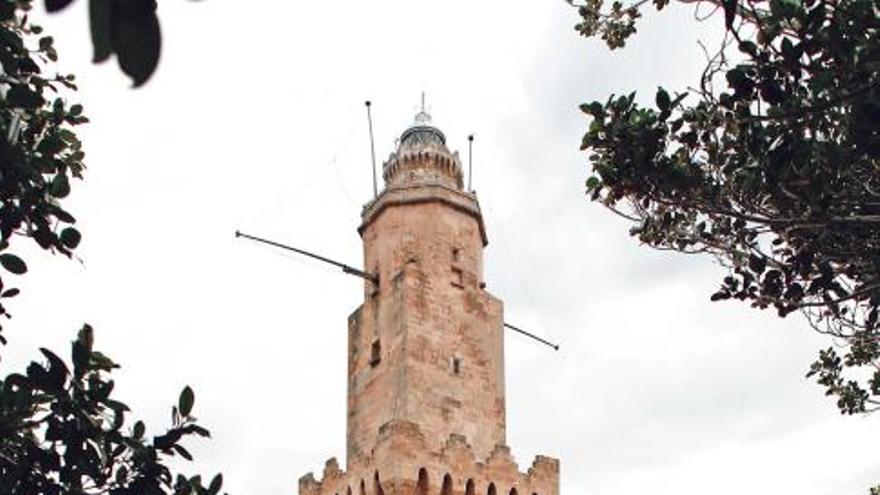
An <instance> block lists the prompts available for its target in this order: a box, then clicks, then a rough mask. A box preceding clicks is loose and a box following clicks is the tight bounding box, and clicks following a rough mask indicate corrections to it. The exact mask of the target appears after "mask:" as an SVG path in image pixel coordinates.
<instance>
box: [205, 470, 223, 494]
mask: <svg viewBox="0 0 880 495" xmlns="http://www.w3.org/2000/svg"><path fill="white" fill-rule="evenodd" d="M222 486H223V474H222V473H217V476H214V479H212V480H211V485H210V486H209V487H208V493H209V495H217V493H218V492H220V488H221V487H222Z"/></svg>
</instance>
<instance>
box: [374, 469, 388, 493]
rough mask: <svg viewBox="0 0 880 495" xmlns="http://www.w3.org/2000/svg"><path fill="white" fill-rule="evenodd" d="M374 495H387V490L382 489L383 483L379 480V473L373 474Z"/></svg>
mask: <svg viewBox="0 0 880 495" xmlns="http://www.w3.org/2000/svg"><path fill="white" fill-rule="evenodd" d="M373 495H385V490H383V489H382V482H381V481H380V480H379V471H376V472H375V473H374V474H373Z"/></svg>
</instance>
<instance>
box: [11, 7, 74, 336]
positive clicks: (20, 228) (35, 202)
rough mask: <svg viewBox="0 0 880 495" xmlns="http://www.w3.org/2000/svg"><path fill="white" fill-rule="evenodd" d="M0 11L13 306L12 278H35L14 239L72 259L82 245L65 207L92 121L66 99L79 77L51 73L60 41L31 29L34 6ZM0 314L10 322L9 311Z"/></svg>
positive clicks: (41, 31) (33, 27)
mask: <svg viewBox="0 0 880 495" xmlns="http://www.w3.org/2000/svg"><path fill="white" fill-rule="evenodd" d="M0 5H2V8H0V64H2V66H3V75H2V76H0V91H2V92H5V98H2V99H0V265H2V267H3V269H4V271H5V272H6V274H2V273H0V299H6V298H10V297H13V296H15V295H16V294H17V293H18V291H17V290H15V289H5V290H4V284H5V283H6V282H8V280H9V277H8V273H12V274H15V275H21V274H23V273H25V272H26V271H27V265H26V263H25V262H24V260H22V259H21V258H20V257H19V256H17V255H16V254H14V253H12V252H10V246H11V241H12V240H13V239H23V238H30V239H32V240H33V241H34V242H36V243H37V245H39V246H40V247H41V248H43V249H46V250H49V251H52V252H58V253H61V254H64V255H67V256H72V250H73V249H74V248H76V246H77V245H78V244H79V241H80V235H79V232H78V231H77V230H76V229H74V228H73V227H72V226H71V225H72V224H73V223H74V222H75V219H74V217H73V215H71V214H70V213H68V212H67V211H66V210H65V209H64V208H63V207H62V204H61V201H60V200H61V199H62V198H65V197H67V196H68V195H69V194H70V181H71V179H72V178H81V177H82V172H83V170H84V168H85V166H84V165H83V158H84V156H85V155H84V153H83V151H82V147H81V144H80V141H79V139H77V137H76V134H74V133H73V128H74V127H75V126H77V125H80V124H82V123H84V122H87V121H88V119H86V118H85V117H84V116H83V115H82V106H81V105H69V104H68V103H67V101H66V100H65V99H64V98H63V95H64V92H65V91H68V90H74V89H76V86H75V85H74V76H73V75H61V74H57V73H50V72H49V69H48V67H47V64H48V63H50V62H53V61H55V60H56V59H57V56H58V55H57V52H56V51H55V46H54V41H53V39H52V37H51V36H45V35H43V30H42V28H40V27H39V26H36V25H33V24H30V23H29V22H28V20H27V15H26V14H27V12H28V10H29V9H30V6H31V2H30V1H29V0H16V1H8V0H7V1H3V2H2V3H0ZM59 5H60V3H59ZM19 242H21V241H19ZM12 247H17V246H12ZM0 315H3V316H6V317H9V314H8V313H7V312H6V308H5V307H4V306H3V305H2V304H0ZM2 342H5V341H4V340H3V338H2V337H0V343H2Z"/></svg>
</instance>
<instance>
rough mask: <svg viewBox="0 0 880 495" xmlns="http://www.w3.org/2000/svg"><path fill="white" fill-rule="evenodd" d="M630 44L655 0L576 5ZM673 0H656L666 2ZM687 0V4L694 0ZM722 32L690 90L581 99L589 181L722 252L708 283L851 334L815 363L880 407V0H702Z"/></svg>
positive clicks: (607, 197)
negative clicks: (717, 278) (646, 99)
mask: <svg viewBox="0 0 880 495" xmlns="http://www.w3.org/2000/svg"><path fill="white" fill-rule="evenodd" d="M569 3H571V4H573V5H575V6H576V7H577V9H578V12H579V14H580V17H581V21H580V22H579V23H578V24H577V26H576V30H577V31H578V32H579V33H581V34H582V35H584V36H586V37H600V38H601V39H603V40H604V41H605V42H606V44H607V45H608V47H609V48H611V49H616V48H620V47H623V46H624V45H625V43H626V40H627V39H628V37H629V36H631V35H632V34H633V33H635V32H636V21H637V19H638V18H639V17H640V15H641V13H640V9H644V8H646V5H647V6H648V7H650V6H651V4H647V2H646V1H645V0H641V1H638V2H635V3H633V4H631V5H624V4H622V3H620V2H614V3H612V4H610V5H606V2H604V1H603V0H586V2H585V3H577V4H576V3H575V2H574V1H573V0H569ZM667 3H668V0H654V1H653V4H652V5H653V7H654V8H656V9H657V10H661V9H663V8H664V7H665V6H666V5H667ZM683 3H690V2H688V1H686V2H683ZM704 4H709V5H711V6H714V8H715V10H716V12H717V13H718V15H717V16H714V17H711V20H713V21H717V22H719V27H721V26H720V24H722V21H723V28H724V31H725V37H724V41H723V43H722V46H721V47H720V48H719V49H718V50H717V51H716V52H714V53H707V63H706V66H705V70H704V71H703V73H702V75H701V76H700V77H699V80H698V81H696V86H695V87H693V88H688V90H687V91H683V90H681V91H673V90H667V89H664V88H659V89H658V90H657V93H656V95H655V98H654V100H655V101H654V105H653V106H649V107H645V106H642V105H639V104H638V103H636V100H635V97H634V94H624V95H622V96H617V95H612V96H611V97H609V98H608V99H607V100H605V101H594V102H592V103H588V104H584V105H582V106H581V108H582V110H583V111H584V112H585V113H586V114H587V115H588V116H589V118H590V123H589V129H588V131H587V132H586V134H585V135H584V137H583V143H582V148H583V149H585V150H587V151H588V153H589V160H590V163H591V164H592V172H593V173H592V174H591V175H590V177H589V178H588V179H587V181H586V190H587V193H588V195H589V196H590V197H591V198H592V199H593V200H594V201H597V202H600V203H601V204H603V205H605V206H607V207H608V208H610V209H611V210H613V211H615V212H617V213H619V214H620V215H622V216H623V217H625V218H626V219H628V220H630V221H631V222H632V225H633V226H632V229H631V233H632V235H634V236H636V237H637V238H638V239H639V240H640V241H641V242H643V243H645V244H648V245H650V246H652V247H655V248H658V249H668V250H675V251H679V252H683V253H708V254H711V255H714V256H715V257H716V258H717V259H718V260H719V261H720V262H721V264H722V265H724V266H725V267H727V268H728V270H729V273H728V274H727V275H726V276H725V277H724V278H723V280H722V282H721V284H720V287H719V289H718V290H717V291H716V292H715V293H714V294H713V295H712V297H711V299H712V300H715V301H719V300H726V299H737V300H741V301H746V302H749V303H750V304H751V306H753V307H756V308H761V309H765V308H767V309H773V310H775V311H776V312H777V313H778V315H779V316H781V317H785V316H786V315H789V314H790V313H792V312H795V311H800V312H802V313H803V314H805V315H806V319H807V321H808V322H809V324H810V325H811V326H812V327H813V328H814V329H816V330H818V331H819V332H822V333H826V334H828V335H830V336H832V337H834V339H835V340H836V341H838V342H839V343H841V344H842V346H840V347H838V348H837V349H835V348H834V347H830V348H828V349H825V350H822V351H821V352H820V354H819V358H818V360H817V361H816V362H815V363H813V364H812V366H811V367H810V371H809V374H808V376H813V377H815V378H816V379H817V380H818V382H819V383H820V384H821V385H822V386H824V387H825V389H826V392H827V394H828V395H832V396H834V397H835V398H836V399H837V406H838V407H839V408H840V411H841V412H842V413H845V414H854V413H863V412H869V411H874V410H876V409H877V408H878V407H880V333H878V332H880V329H878V306H880V75H878V72H880V43H878V40H880V2H878V1H877V0H874V1H872V0H704Z"/></svg>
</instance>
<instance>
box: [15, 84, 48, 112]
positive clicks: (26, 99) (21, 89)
mask: <svg viewBox="0 0 880 495" xmlns="http://www.w3.org/2000/svg"><path fill="white" fill-rule="evenodd" d="M6 99H7V100H8V101H9V103H10V104H12V106H15V107H20V108H39V107H41V106H43V102H44V100H43V97H42V96H40V94H39V93H37V92H36V91H34V90H32V89H31V88H29V87H28V86H26V85H24V84H16V85H14V86H12V87H11V88H9V91H8V92H7V93H6Z"/></svg>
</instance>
